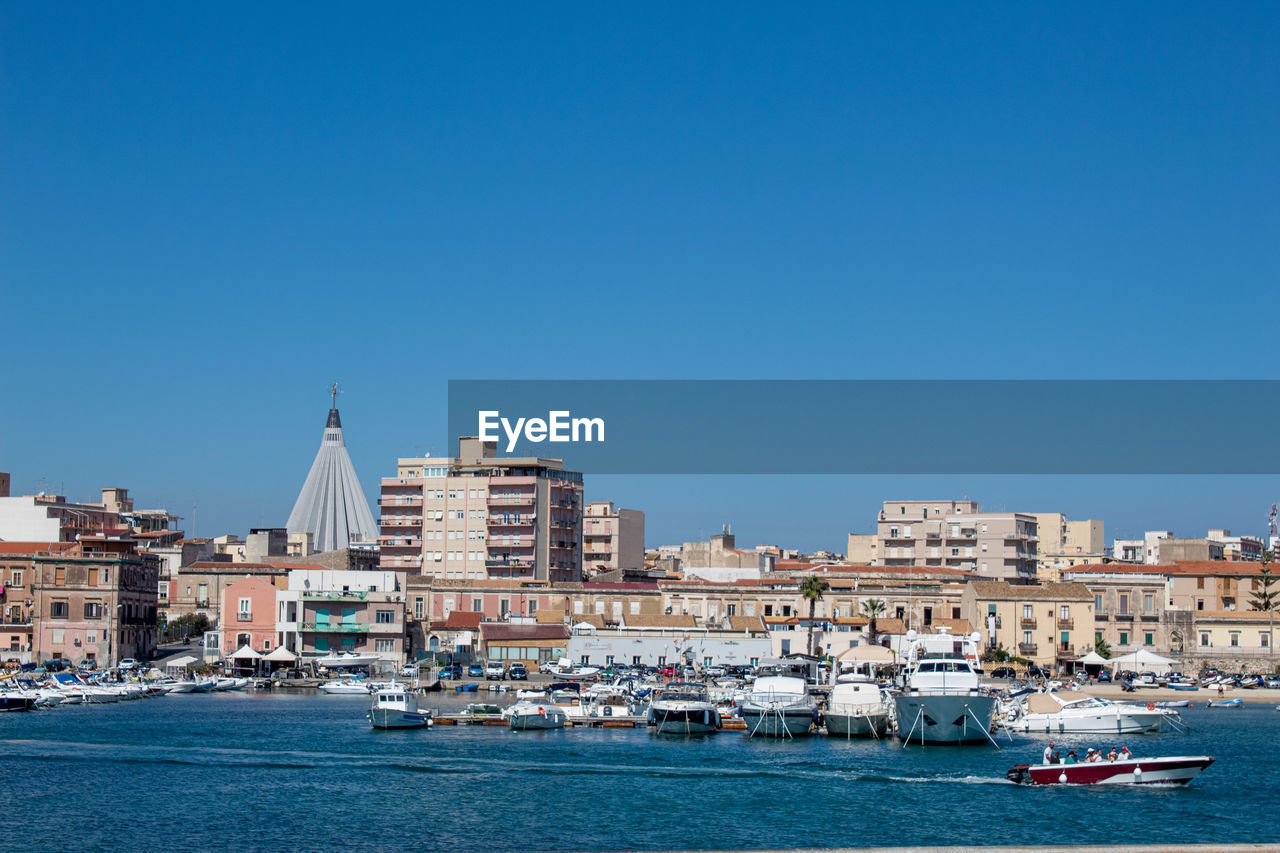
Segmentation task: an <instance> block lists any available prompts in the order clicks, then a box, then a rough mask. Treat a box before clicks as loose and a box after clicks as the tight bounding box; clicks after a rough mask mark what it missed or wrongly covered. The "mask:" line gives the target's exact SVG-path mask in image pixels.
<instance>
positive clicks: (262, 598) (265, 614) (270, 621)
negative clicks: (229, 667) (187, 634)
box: [222, 576, 284, 654]
mask: <svg viewBox="0 0 1280 853" xmlns="http://www.w3.org/2000/svg"><path fill="white" fill-rule="evenodd" d="M280 577H281V580H282V581H283V580H284V578H283V576H280ZM272 580H274V578H269V577H246V578H242V579H241V580H238V581H235V582H234V583H230V584H227V585H226V586H225V587H224V588H223V590H222V650H223V651H224V652H225V653H226V654H232V653H234V652H235V651H237V650H238V649H239V648H240V647H241V646H248V647H249V648H251V649H253V650H254V651H255V652H259V653H262V654H265V653H267V652H269V651H271V650H272V649H274V648H275V647H276V586H275V584H273V583H272Z"/></svg>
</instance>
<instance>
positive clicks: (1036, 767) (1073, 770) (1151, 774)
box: [1005, 755, 1213, 785]
mask: <svg viewBox="0 0 1280 853" xmlns="http://www.w3.org/2000/svg"><path fill="white" fill-rule="evenodd" d="M1212 763H1213V759H1212V758H1211V757H1209V756H1207V755H1175V756H1169V757H1163V758H1160V757H1155V758H1135V757H1132V756H1131V757H1129V758H1124V759H1116V760H1115V761H1108V760H1106V759H1103V760H1102V761H1085V762H1082V763H1077V764H1016V765H1014V766H1013V767H1011V768H1009V771H1008V773H1006V774H1005V775H1006V776H1007V777H1008V779H1009V781H1011V782H1019V783H1030V784H1032V785H1185V784H1186V783H1188V782H1190V781H1191V780H1192V779H1194V778H1195V777H1196V775H1197V774H1199V773H1200V771H1201V770H1204V769H1205V768H1206V767H1208V766H1209V765H1210V764H1212Z"/></svg>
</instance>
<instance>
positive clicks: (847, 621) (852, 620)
mask: <svg viewBox="0 0 1280 853" xmlns="http://www.w3.org/2000/svg"><path fill="white" fill-rule="evenodd" d="M831 621H832V622H833V623H834V624H836V625H853V626H854V627H861V626H863V625H870V624H871V620H870V619H868V618H867V617H865V616H837V617H835V618H834V619H832V620H831Z"/></svg>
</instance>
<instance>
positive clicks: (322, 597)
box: [302, 590, 369, 601]
mask: <svg viewBox="0 0 1280 853" xmlns="http://www.w3.org/2000/svg"><path fill="white" fill-rule="evenodd" d="M368 598H369V593H368V592H366V591H364V590H331V591H329V592H322V591H320V590H316V591H315V592H304V593H303V594H302V600H303V601H367V600H368Z"/></svg>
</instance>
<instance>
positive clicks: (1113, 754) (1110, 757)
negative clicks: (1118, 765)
mask: <svg viewBox="0 0 1280 853" xmlns="http://www.w3.org/2000/svg"><path fill="white" fill-rule="evenodd" d="M1119 757H1120V755H1119V753H1117V752H1116V748H1115V747H1114V746H1113V747H1111V751H1110V752H1108V753H1107V761H1115V760H1116V759H1117V758H1119Z"/></svg>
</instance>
